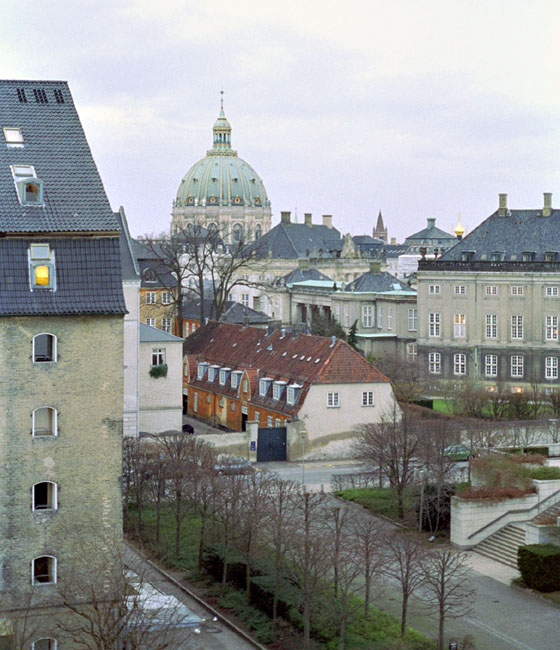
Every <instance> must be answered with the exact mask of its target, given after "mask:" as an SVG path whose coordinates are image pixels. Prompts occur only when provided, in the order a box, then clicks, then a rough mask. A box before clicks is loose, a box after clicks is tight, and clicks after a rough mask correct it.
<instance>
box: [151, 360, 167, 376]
mask: <svg viewBox="0 0 560 650" xmlns="http://www.w3.org/2000/svg"><path fill="white" fill-rule="evenodd" d="M150 377H153V378H154V379H158V378H159V377H167V364H166V363H162V364H161V365H160V366H152V367H151V368H150Z"/></svg>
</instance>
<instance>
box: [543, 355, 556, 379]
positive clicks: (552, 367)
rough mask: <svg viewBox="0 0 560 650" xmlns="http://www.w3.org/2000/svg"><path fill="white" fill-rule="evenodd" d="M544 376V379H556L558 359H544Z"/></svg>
mask: <svg viewBox="0 0 560 650" xmlns="http://www.w3.org/2000/svg"><path fill="white" fill-rule="evenodd" d="M544 376H545V377H546V379H558V357H546V359H545V373H544Z"/></svg>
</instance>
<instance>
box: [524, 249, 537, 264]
mask: <svg viewBox="0 0 560 650" xmlns="http://www.w3.org/2000/svg"><path fill="white" fill-rule="evenodd" d="M534 259H535V253H534V251H523V252H522V253H521V261H522V262H532V261H534Z"/></svg>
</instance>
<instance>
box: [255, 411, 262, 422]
mask: <svg viewBox="0 0 560 650" xmlns="http://www.w3.org/2000/svg"><path fill="white" fill-rule="evenodd" d="M260 419H261V414H260V413H259V412H258V411H255V422H260Z"/></svg>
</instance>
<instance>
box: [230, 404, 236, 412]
mask: <svg viewBox="0 0 560 650" xmlns="http://www.w3.org/2000/svg"><path fill="white" fill-rule="evenodd" d="M230 408H231V410H232V411H235V402H231V406H230Z"/></svg>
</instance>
